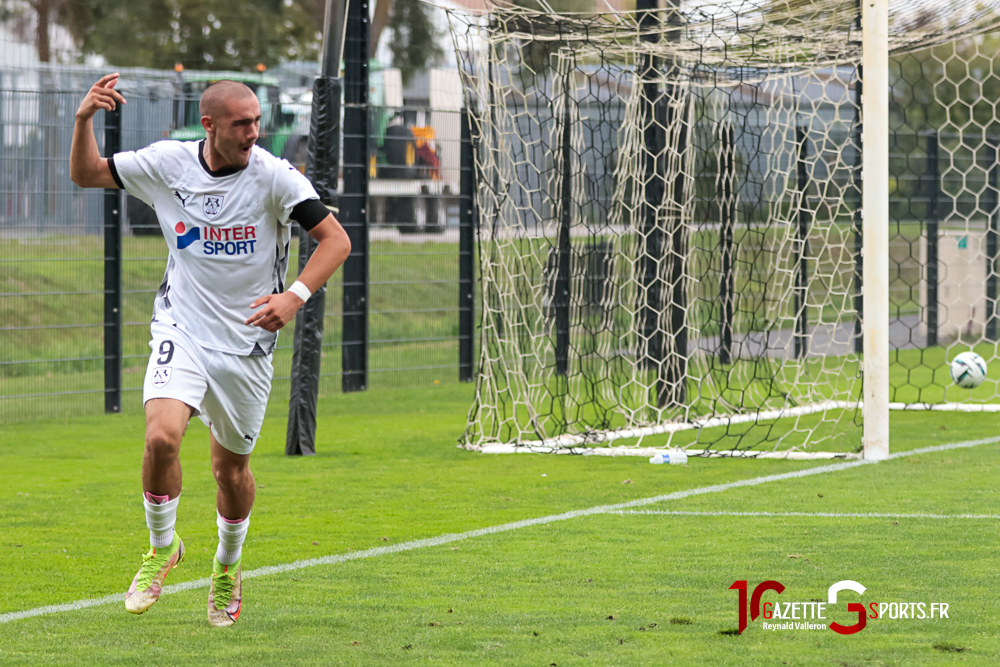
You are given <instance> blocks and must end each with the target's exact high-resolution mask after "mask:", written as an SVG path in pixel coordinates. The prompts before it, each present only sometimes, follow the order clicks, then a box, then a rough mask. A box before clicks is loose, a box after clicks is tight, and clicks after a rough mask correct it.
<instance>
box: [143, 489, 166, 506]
mask: <svg viewBox="0 0 1000 667" xmlns="http://www.w3.org/2000/svg"><path fill="white" fill-rule="evenodd" d="M145 495H146V500H148V501H149V502H151V503H153V504H154V505H162V504H164V503H165V502H167V501H168V500H170V496H154V495H153V494H152V493H150V492H149V491H146V492H145Z"/></svg>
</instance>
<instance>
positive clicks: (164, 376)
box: [153, 366, 170, 389]
mask: <svg viewBox="0 0 1000 667" xmlns="http://www.w3.org/2000/svg"><path fill="white" fill-rule="evenodd" d="M168 382H170V367H169V366H166V367H164V366H161V367H160V368H156V369H154V370H153V386H154V387H156V388H157V389H159V388H160V387H162V386H163V385H165V384H166V383H168Z"/></svg>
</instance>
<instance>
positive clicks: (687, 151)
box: [449, 0, 1000, 456]
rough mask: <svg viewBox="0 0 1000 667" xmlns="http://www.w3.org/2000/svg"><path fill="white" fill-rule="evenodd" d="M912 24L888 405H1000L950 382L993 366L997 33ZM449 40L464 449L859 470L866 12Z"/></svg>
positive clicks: (576, 27)
mask: <svg viewBox="0 0 1000 667" xmlns="http://www.w3.org/2000/svg"><path fill="white" fill-rule="evenodd" d="M891 9H892V12H893V13H892V15H891V23H890V26H891V28H890V49H891V54H892V58H891V61H890V70H891V72H890V88H891V90H890V91H889V92H890V117H891V120H890V126H891V127H890V193H891V194H890V215H891V226H892V227H891V232H890V235H891V243H890V246H891V249H890V266H891V270H890V271H891V277H890V285H889V288H890V301H891V313H890V317H889V322H887V323H885V324H886V325H887V326H888V327H889V330H890V347H891V351H892V357H891V359H892V363H893V366H892V371H891V373H890V379H891V390H890V391H891V394H892V395H891V396H890V400H891V401H892V407H896V408H901V407H908V408H916V407H921V408H924V409H926V408H950V409H992V408H993V407H997V408H1000V401H998V400H997V398H998V397H997V384H996V381H995V380H991V381H989V382H987V383H986V384H984V385H983V386H982V387H980V388H979V389H977V390H976V391H975V392H972V393H970V392H968V391H965V390H961V391H960V390H957V388H955V387H951V386H950V381H949V380H948V371H947V359H950V358H951V357H952V356H954V354H957V353H958V352H959V351H962V350H967V349H970V346H971V347H972V348H973V349H975V350H976V351H978V352H979V353H980V354H981V355H982V356H983V357H984V358H985V359H986V360H987V362H990V361H992V360H994V359H995V358H996V356H997V347H996V342H995V341H996V340H997V326H996V317H997V316H996V314H995V311H996V308H995V305H996V295H997V279H996V278H997V272H996V264H997V263H996V255H997V233H996V229H997V217H998V214H997V209H998V203H997V179H996V173H997V145H998V144H1000V123H998V122H997V118H996V112H995V110H994V107H993V103H994V102H995V101H996V100H997V99H1000V97H998V95H1000V80H998V79H997V76H998V75H1000V34H997V33H994V32H993V30H995V29H996V28H997V25H998V24H1000V14H998V7H997V6H996V3H979V2H976V3H973V2H955V3H949V4H948V7H947V11H946V12H945V11H944V9H941V8H939V7H938V5H936V4H933V3H930V4H929V3H919V2H918V3H913V4H907V5H906V6H903V4H902V3H900V4H899V6H898V7H897V6H896V5H895V4H893V5H892V8H891ZM449 20H450V23H451V26H452V32H453V35H454V38H455V43H456V49H457V52H458V54H459V59H460V61H461V66H462V72H463V77H464V83H465V87H466V96H467V100H468V104H469V108H470V110H471V112H472V113H471V114H470V115H471V117H472V119H473V121H472V135H473V140H474V142H475V156H476V184H477V189H476V193H477V211H478V219H479V228H478V230H479V252H480V269H481V278H482V310H481V312H482V320H481V346H480V357H481V364H480V369H479V371H480V372H479V376H478V385H477V393H476V399H475V403H474V405H473V407H472V409H471V411H470V414H469V420H468V428H467V430H466V433H465V436H464V439H463V444H464V446H467V447H469V448H474V449H482V450H485V451H519V450H521V451H557V452H569V453H598V452H604V453H609V452H611V453H627V452H625V451H623V446H624V447H626V448H632V449H633V450H638V451H639V452H641V451H644V450H645V449H646V448H650V447H655V448H663V447H666V446H671V447H678V446H680V447H685V448H687V449H688V451H689V452H690V453H693V454H704V455H712V454H720V455H721V454H726V455H749V456H760V455H765V454H773V453H780V455H782V456H788V455H792V456H795V455H817V454H818V453H819V452H830V453H832V454H830V455H843V454H844V453H849V452H853V451H857V450H858V449H859V445H860V432H861V431H860V430H861V428H862V423H861V421H862V420H861V409H860V405H861V397H862V391H861V390H862V386H861V384H862V380H861V377H862V357H861V350H862V346H861V341H862V331H863V326H862V324H863V323H862V320H861V313H862V299H863V289H862V288H863V286H862V284H861V276H862V270H861V268H862V262H863V257H862V253H861V225H862V215H861V191H862V187H863V181H862V174H861V164H862V160H861V150H862V146H861V123H862V121H863V118H862V117H861V113H860V98H859V95H860V94H862V90H863V80H864V79H863V73H862V72H861V71H860V70H861V68H860V63H861V34H860V23H859V17H858V9H857V5H856V3H855V0H828V1H815V2H811V1H798V2H796V1H793V0H786V1H778V0H772V1H770V2H764V1H746V2H729V3H726V2H712V3H704V4H701V5H699V4H696V3H683V4H680V5H678V6H675V7H668V8H666V9H656V10H647V11H638V12H620V13H613V12H607V13H600V14H572V15H558V14H553V13H550V12H540V11H532V10H528V9H523V8H518V7H511V6H503V7H496V8H493V9H492V10H491V11H490V12H488V13H487V14H485V15H479V16H471V15H468V14H463V13H458V12H452V13H450V15H449ZM991 93H993V96H992V97H990V96H989V95H990V94H991ZM963 244H964V245H963ZM963 250H964V251H965V253H964V255H962V251H963ZM959 255H961V256H962V257H965V258H967V264H968V268H967V269H966V268H962V269H956V268H953V267H955V266H958V265H959V264H961V258H960V257H959ZM963 266H964V265H963ZM962 271H964V272H965V273H962V274H961V275H959V274H960V273H961V272H962ZM966 274H967V275H966ZM966 305H968V306H969V308H971V310H970V309H965V310H963V309H962V308H963V307H964V306H966ZM977 318H978V319H977ZM962 406H964V408H963V407H962Z"/></svg>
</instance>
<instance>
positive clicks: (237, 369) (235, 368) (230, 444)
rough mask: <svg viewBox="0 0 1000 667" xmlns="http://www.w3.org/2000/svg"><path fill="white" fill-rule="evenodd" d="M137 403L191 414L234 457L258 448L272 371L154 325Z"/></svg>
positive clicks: (258, 360) (259, 360)
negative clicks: (171, 402) (169, 403)
mask: <svg viewBox="0 0 1000 667" xmlns="http://www.w3.org/2000/svg"><path fill="white" fill-rule="evenodd" d="M150 330H151V331H152V334H153V340H152V341H150V343H149V346H150V347H151V348H152V349H153V353H152V354H151V355H149V364H148V365H147V366H146V380H145V382H143V386H142V403H143V405H145V404H146V401H149V400H151V399H154V398H173V399H176V400H178V401H182V402H184V403H186V404H187V405H189V406H191V407H192V408H194V410H195V414H197V415H198V416H199V417H201V420H202V421H203V422H205V425H206V426H208V427H209V428H210V429H211V430H212V435H214V436H215V439H216V440H218V441H219V444H221V445H222V446H223V447H225V448H226V449H228V450H229V451H231V452H233V453H234V454H249V453H250V452H252V451H253V448H254V445H255V444H256V443H257V436H258V435H259V434H260V427H261V424H263V423H264V412H265V410H266V409H267V397H268V395H269V394H270V393H271V377H272V375H273V374H274V368H273V367H272V366H271V357H270V355H268V356H253V357H250V356H240V355H237V354H226V353H225V352H217V351H215V350H209V349H206V348H204V347H202V346H201V345H199V344H198V343H196V342H195V341H194V340H193V339H192V338H191V337H190V336H188V335H187V334H186V333H184V332H183V331H181V330H180V329H178V328H177V327H175V326H173V325H170V324H164V323H163V322H153V324H152V325H151V326H150Z"/></svg>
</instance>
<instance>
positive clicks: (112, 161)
mask: <svg viewBox="0 0 1000 667" xmlns="http://www.w3.org/2000/svg"><path fill="white" fill-rule="evenodd" d="M108 167H109V168H110V169H111V178H113V179H115V183H117V184H118V189H119V190H124V189H125V186H124V185H123V184H122V177H121V176H119V175H118V167H116V166H115V156H114V155H112V156H111V157H109V158H108Z"/></svg>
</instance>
